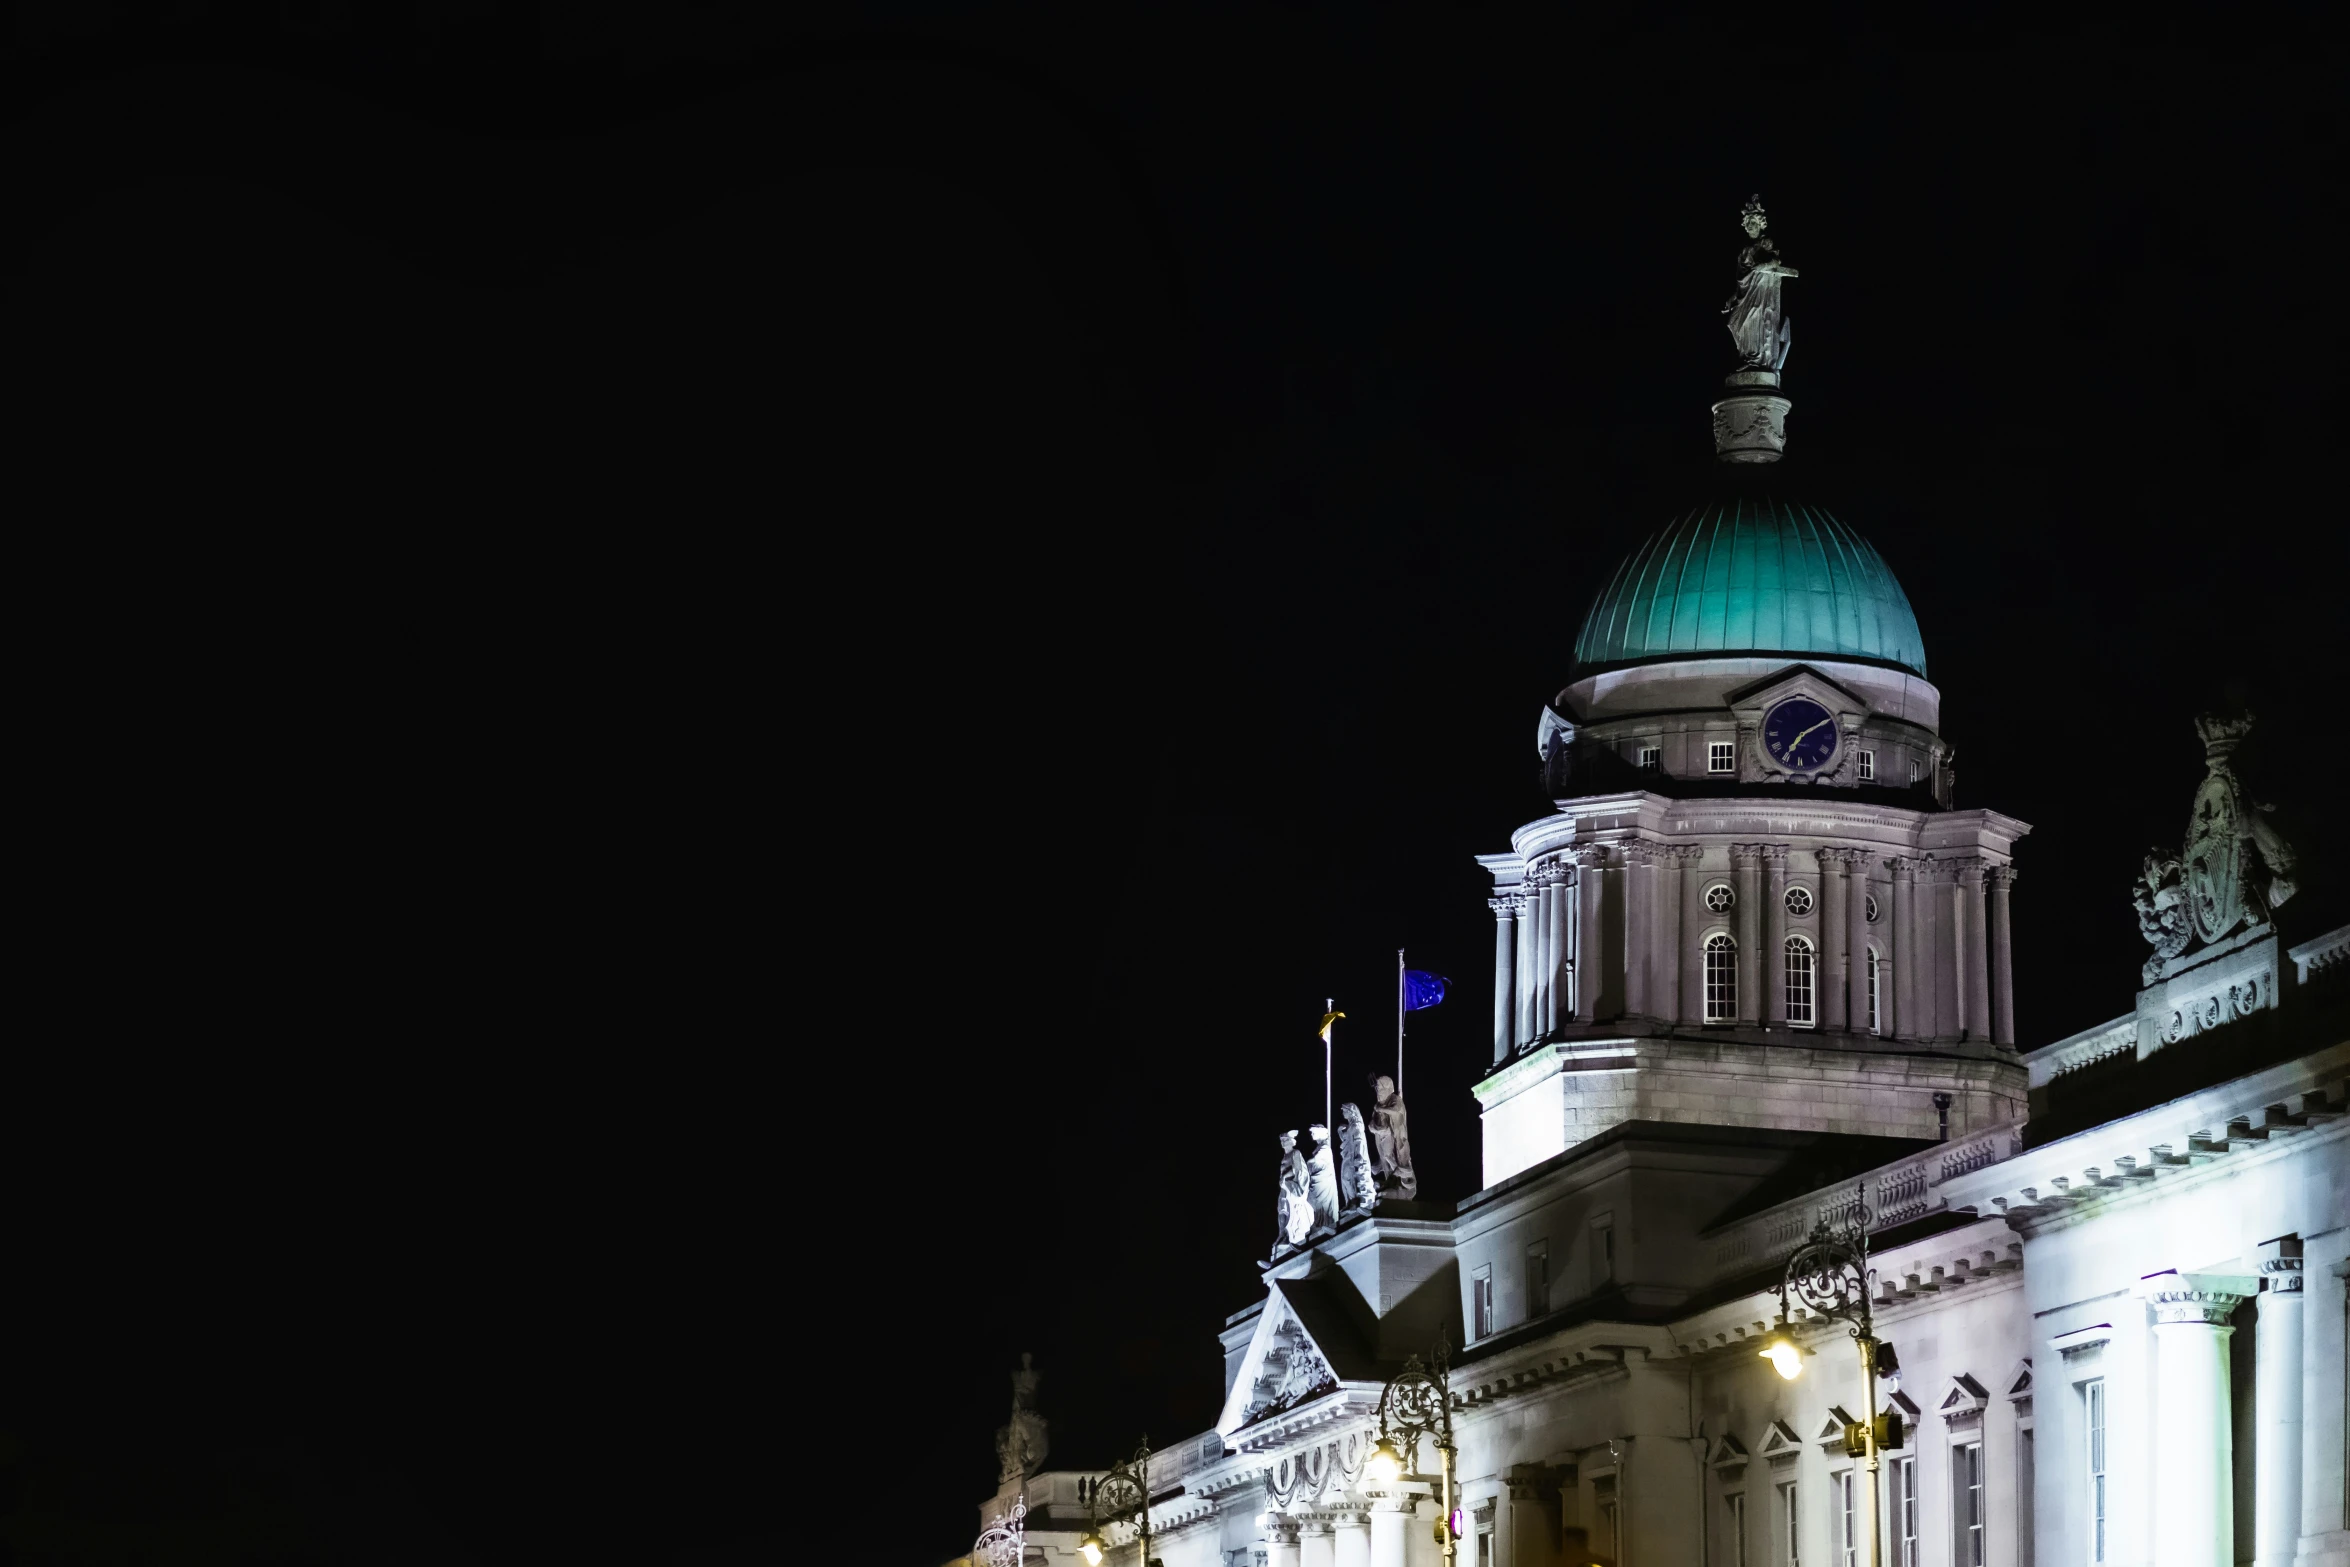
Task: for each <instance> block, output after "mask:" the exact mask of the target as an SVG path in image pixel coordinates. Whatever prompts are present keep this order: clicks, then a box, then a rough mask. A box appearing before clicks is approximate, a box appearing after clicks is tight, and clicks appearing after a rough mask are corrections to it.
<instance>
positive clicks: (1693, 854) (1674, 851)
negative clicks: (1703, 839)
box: [1665, 843, 1705, 866]
mask: <svg viewBox="0 0 2350 1567" xmlns="http://www.w3.org/2000/svg"><path fill="white" fill-rule="evenodd" d="M1665 852H1666V853H1667V854H1670V855H1671V856H1672V857H1673V858H1674V859H1676V860H1678V861H1680V862H1681V863H1682V864H1683V865H1684V866H1689V865H1695V864H1696V863H1697V862H1698V861H1700V860H1702V859H1704V858H1705V845H1704V844H1702V843H1676V844H1674V845H1672V846H1671V847H1670V848H1668V849H1667V850H1666V851H1665Z"/></svg>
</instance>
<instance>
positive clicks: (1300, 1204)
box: [1273, 1130, 1314, 1256]
mask: <svg viewBox="0 0 2350 1567" xmlns="http://www.w3.org/2000/svg"><path fill="white" fill-rule="evenodd" d="M1312 1185H1313V1177H1312V1175H1311V1174H1310V1173H1309V1172H1308V1170H1307V1169H1306V1156H1305V1155H1304V1154H1302V1153H1300V1152H1298V1147H1297V1133H1296V1131H1294V1130H1291V1131H1287V1132H1283V1133H1282V1134H1281V1184H1280V1188H1279V1190H1278V1191H1277V1192H1276V1193H1275V1202H1276V1208H1277V1212H1278V1222H1279V1226H1280V1228H1279V1229H1278V1231H1277V1232H1276V1233H1275V1234H1274V1237H1273V1251H1274V1254H1275V1255H1276V1256H1278V1255H1279V1254H1280V1253H1281V1251H1282V1250H1283V1249H1284V1248H1286V1247H1291V1246H1302V1245H1304V1244H1305V1239H1306V1237H1307V1236H1308V1235H1311V1234H1312V1233H1313V1232H1314V1204H1313V1198H1312V1196H1311V1195H1310V1193H1311V1188H1312Z"/></svg>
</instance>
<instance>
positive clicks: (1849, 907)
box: [1844, 849, 1893, 1034]
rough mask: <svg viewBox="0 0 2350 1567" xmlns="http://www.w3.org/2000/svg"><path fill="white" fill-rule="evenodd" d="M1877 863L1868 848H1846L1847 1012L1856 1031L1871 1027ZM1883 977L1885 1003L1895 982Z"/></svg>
mask: <svg viewBox="0 0 2350 1567" xmlns="http://www.w3.org/2000/svg"><path fill="white" fill-rule="evenodd" d="M1876 863H1877V862H1876V857H1875V856H1874V855H1872V854H1870V853H1869V852H1868V851H1867V850H1866V849H1847V850H1846V851H1845V863H1844V961H1845V964H1846V969H1845V975H1844V994H1845V997H1846V1003H1845V1016H1846V1017H1847V1018H1849V1019H1850V1020H1851V1026H1852V1031H1853V1032H1854V1033H1856V1034H1865V1033H1867V1032H1868V1031H1869V872H1870V871H1871V870H1873V869H1874V868H1875V866H1876ZM1879 978H1880V980H1886V981H1887V982H1884V983H1880V984H1879V985H1878V986H1877V996H1878V1000H1879V1002H1880V1003H1881V1002H1882V1001H1883V999H1884V995H1885V992H1887V991H1889V990H1891V989H1892V988H1893V986H1892V984H1891V983H1890V982H1889V980H1888V979H1887V976H1883V975H1880V976H1879ZM1880 1021H1881V1020H1880Z"/></svg>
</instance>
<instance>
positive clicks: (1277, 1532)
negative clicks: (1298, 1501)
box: [1265, 1513, 1297, 1545]
mask: <svg viewBox="0 0 2350 1567" xmlns="http://www.w3.org/2000/svg"><path fill="white" fill-rule="evenodd" d="M1265 1543H1266V1544H1268V1545H1295V1544H1297V1520H1296V1519H1294V1518H1288V1517H1284V1516H1283V1515H1282V1514H1280V1513H1272V1514H1269V1515H1268V1516H1267V1517H1266V1519H1265Z"/></svg>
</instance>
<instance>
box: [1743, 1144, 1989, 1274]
mask: <svg viewBox="0 0 2350 1567" xmlns="http://www.w3.org/2000/svg"><path fill="white" fill-rule="evenodd" d="M2023 1138H2024V1123H2023V1121H2022V1119H2021V1118H2020V1117H2019V1118H2018V1119H2016V1120H2012V1121H2002V1122H1999V1123H1997V1124H1996V1125H1992V1126H1987V1127H1985V1128H1983V1129H1982V1130H1981V1131H1978V1132H1973V1133H1970V1134H1968V1135H1967V1136H1965V1137H1960V1138H1954V1139H1953V1140H1951V1141H1950V1142H1947V1143H1938V1144H1936V1145H1935V1146H1934V1147H1932V1148H1929V1149H1927V1150H1926V1151H1925V1152H1923V1153H1918V1154H1912V1155H1910V1156H1909V1157H1908V1158H1906V1159H1899V1160H1896V1161H1894V1162H1893V1163H1891V1164H1886V1165H1880V1166H1878V1167H1877V1168H1876V1169H1874V1170H1870V1171H1868V1172H1866V1173H1865V1174H1863V1175H1861V1176H1859V1177H1857V1179H1856V1180H1853V1181H1845V1182H1841V1183H1839V1184H1838V1185H1836V1186H1834V1187H1830V1188H1826V1189H1824V1190H1821V1191H1816V1192H1809V1193H1806V1194H1805V1195H1803V1196H1801V1197H1798V1198H1795V1199H1793V1200H1792V1201H1789V1202H1783V1203H1781V1204H1779V1205H1778V1206H1777V1207H1775V1208H1765V1209H1763V1210H1762V1211H1761V1212H1760V1213H1755V1214H1749V1215H1748V1216H1747V1217H1745V1218H1743V1219H1738V1220H1735V1221H1733V1222H1732V1223H1730V1224H1728V1225H1725V1226H1723V1227H1722V1228H1721V1229H1719V1230H1717V1231H1715V1232H1714V1233H1713V1235H1712V1236H1711V1237H1710V1239H1711V1242H1712V1246H1713V1259H1712V1260H1713V1277H1714V1279H1715V1281H1716V1282H1719V1281H1721V1280H1724V1279H1729V1278H1735V1277H1736V1276H1738V1275H1739V1274H1742V1273H1750V1272H1752V1271H1754V1270H1755V1269H1757V1268H1760V1267H1764V1266H1766V1265H1768V1264H1775V1263H1781V1262H1784V1261H1786V1259H1787V1258H1788V1257H1789V1256H1790V1255H1792V1254H1793V1253H1794V1251H1795V1249H1796V1248H1797V1247H1799V1246H1801V1245H1802V1244H1803V1242H1804V1238H1805V1237H1806V1236H1808V1235H1810V1234H1811V1232H1812V1228H1813V1226H1815V1225H1818V1224H1822V1223H1826V1224H1830V1225H1840V1224H1842V1223H1843V1221H1844V1216H1845V1214H1846V1213H1848V1212H1849V1211H1850V1210H1851V1207H1852V1202H1853V1193H1854V1188H1855V1187H1856V1186H1857V1187H1858V1188H1859V1189H1860V1191H1861V1193H1862V1194H1863V1195H1862V1200H1863V1201H1864V1202H1866V1203H1867V1205H1868V1209H1869V1229H1870V1231H1871V1232H1872V1233H1874V1232H1876V1231H1880V1230H1889V1229H1891V1228H1893V1227H1894V1226H1895V1225H1900V1224H1908V1223H1910V1222H1912V1221H1913V1220H1917V1219H1922V1218H1925V1217H1927V1216H1928V1215H1930V1214H1936V1213H1944V1212H1951V1211H1955V1210H1953V1208H1952V1206H1951V1204H1950V1202H1949V1201H1948V1200H1947V1199H1946V1197H1945V1196H1944V1194H1943V1192H1942V1190H1941V1188H1942V1187H1943V1185H1944V1184H1945V1183H1946V1182H1949V1181H1952V1180H1956V1179H1957V1178H1959V1177H1960V1176H1964V1175H1971V1174H1973V1173H1974V1172H1976V1171H1978V1170H1982V1169H1985V1168H1988V1167H1989V1166H1991V1165H1994V1164H1998V1163H2000V1162H2001V1161H2002V1160H2006V1159H2012V1158H2014V1157H2015V1156H2016V1155H2017V1154H2019V1153H2021V1152H2022V1151H2023V1146H2024V1142H2023Z"/></svg>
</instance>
